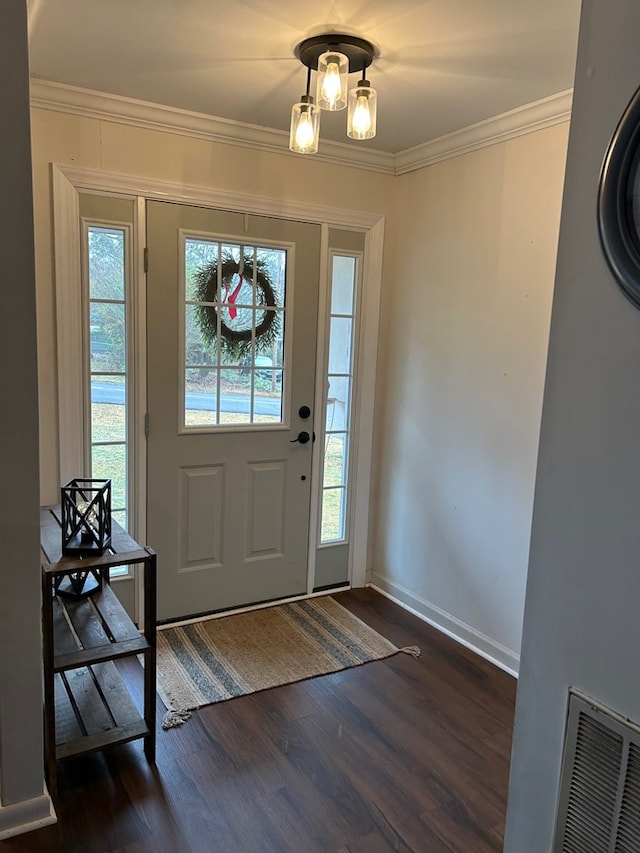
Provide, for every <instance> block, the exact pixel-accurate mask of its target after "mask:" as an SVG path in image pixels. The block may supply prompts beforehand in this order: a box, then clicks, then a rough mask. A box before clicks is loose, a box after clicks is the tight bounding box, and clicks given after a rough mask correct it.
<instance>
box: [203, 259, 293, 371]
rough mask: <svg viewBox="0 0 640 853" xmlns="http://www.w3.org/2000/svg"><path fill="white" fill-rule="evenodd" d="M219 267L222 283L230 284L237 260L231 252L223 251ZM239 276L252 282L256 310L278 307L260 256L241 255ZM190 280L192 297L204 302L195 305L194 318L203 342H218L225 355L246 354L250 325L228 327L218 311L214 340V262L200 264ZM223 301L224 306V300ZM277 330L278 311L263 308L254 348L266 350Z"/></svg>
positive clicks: (216, 290) (217, 290)
mask: <svg viewBox="0 0 640 853" xmlns="http://www.w3.org/2000/svg"><path fill="white" fill-rule="evenodd" d="M220 268H221V272H222V284H223V285H226V286H227V287H230V286H231V284H232V282H233V278H234V276H235V275H239V274H240V264H239V263H238V261H236V260H235V258H234V257H233V256H232V255H230V254H225V255H223V257H222V263H221V265H220ZM242 277H243V279H244V281H245V282H246V283H247V284H249V285H252V286H253V285H254V284H255V301H256V307H257V310H258V311H259V310H260V308H261V307H264V308H265V309H273V308H277V307H278V300H277V298H276V293H275V290H274V287H273V284H272V283H271V278H270V276H269V271H268V269H267V265H266V263H265V261H264V260H262V259H260V258H257V259H254V257H253V255H245V256H244V268H243V270H242ZM254 278H255V281H254ZM194 280H195V296H196V300H197V301H198V302H206V303H208V304H207V305H197V306H196V320H197V322H198V326H199V327H200V331H201V332H202V337H203V339H204V341H205V343H206V344H207V345H208V346H214V345H215V344H216V342H217V343H219V346H220V348H221V349H222V350H223V351H224V352H226V353H227V355H229V356H230V357H231V358H235V359H237V360H238V361H240V362H242V361H244V360H245V359H246V358H250V357H251V342H252V337H253V336H252V329H251V327H249V328H247V329H232V328H230V327H229V326H228V325H227V324H226V323H225V320H224V316H223V315H220V341H218V311H219V309H220V292H221V290H222V288H219V287H218V262H217V261H212V262H211V263H209V264H205V265H204V266H202V267H200V268H199V269H198V270H197V271H196V272H195V274H194ZM223 305H224V306H225V307H227V305H226V303H224V300H223ZM279 331H280V312H279V311H274V310H265V311H264V313H263V317H262V319H261V320H260V322H259V323H257V324H256V329H255V341H256V352H257V351H261V352H267V351H268V350H269V349H270V347H272V346H273V344H274V343H275V341H276V340H277V338H278V333H279Z"/></svg>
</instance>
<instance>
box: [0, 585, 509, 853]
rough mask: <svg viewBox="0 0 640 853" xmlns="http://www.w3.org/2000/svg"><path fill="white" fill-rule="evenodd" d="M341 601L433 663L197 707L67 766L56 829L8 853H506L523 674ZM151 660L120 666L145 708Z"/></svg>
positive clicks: (358, 601)
mask: <svg viewBox="0 0 640 853" xmlns="http://www.w3.org/2000/svg"><path fill="white" fill-rule="evenodd" d="M336 598H337V599H338V600H339V601H340V602H341V603H342V604H344V605H345V606H346V607H348V608H349V609H351V610H352V611H353V612H354V613H356V615H358V616H359V617H360V618H361V619H363V621H365V622H366V623H367V624H369V625H371V627H373V628H375V629H376V630H377V631H379V632H380V633H381V634H383V635H384V636H386V637H387V638H388V639H390V640H391V641H392V642H394V643H395V644H396V645H398V646H408V645H418V646H420V647H421V649H422V654H421V657H420V658H418V659H414V658H412V657H410V656H408V655H404V654H398V655H395V656H393V657H391V658H387V659H385V660H383V661H376V662H374V663H370V664H365V665H364V666H361V667H356V668H354V669H351V670H346V671H343V672H339V673H335V674H332V675H327V676H322V677H319V678H315V679H310V680H308V681H304V682H300V683H298V684H292V685H287V686H284V687H280V688H276V689H273V690H267V691H264V692H261V693H255V694H252V695H250V696H245V697H241V698H238V699H233V700H230V701H228V702H223V703H219V704H217V705H211V706H209V707H207V708H203V709H200V710H199V711H196V712H194V714H193V716H192V718H191V720H190V721H189V722H188V723H187V724H186V725H184V726H182V727H181V728H178V729H171V730H169V731H162V729H161V728H160V720H161V717H162V714H161V713H159V714H158V749H157V764H156V765H155V766H154V765H150V764H148V762H147V761H146V759H145V757H144V754H143V751H142V744H141V743H138V742H136V743H131V744H125V745H121V746H117V747H114V748H112V749H110V750H106V751H104V752H102V753H98V754H96V755H93V756H86V757H83V758H78V759H74V760H70V761H68V762H65V763H63V764H62V765H61V767H60V769H59V774H58V793H57V795H56V797H55V807H56V811H57V814H58V818H59V820H58V823H57V824H56V825H54V826H51V827H46V828H44V829H41V830H38V831H35V832H32V833H29V834H27V835H23V836H19V837H17V838H14V839H10V840H8V841H5V842H2V843H0V853H45V851H46V853H211V851H214V853H217V851H220V853H328V851H331V853H387V851H403V853H494V851H499V850H500V849H501V847H502V837H503V826H504V816H505V810H506V793H507V778H508V764H509V753H510V747H511V729H512V725H513V712H514V697H515V680H514V679H513V678H511V677H510V676H509V675H507V674H505V673H503V672H501V671H499V670H498V669H496V668H495V667H494V666H492V665H491V664H490V663H488V662H486V661H484V660H481V659H479V658H478V657H477V656H475V655H474V654H473V652H471V651H470V650H468V649H466V648H463V647H461V646H460V645H458V644H457V643H455V641H453V640H452V639H451V638H449V637H446V636H444V635H443V634H440V633H439V632H438V631H436V630H435V629H434V628H432V627H431V626H429V625H427V624H426V623H424V622H422V621H420V620H419V619H417V618H416V617H414V616H412V615H411V614H409V613H407V612H406V611H404V610H403V609H402V608H400V607H399V606H398V605H396V604H394V603H393V602H391V601H389V600H388V599H386V598H384V597H383V596H381V595H379V594H378V593H376V592H375V591H373V590H353V591H349V592H342V593H339V594H337V595H336ZM138 667H139V664H138V663H137V661H136V660H135V659H128V660H124V661H119V662H118V669H119V671H120V673H121V675H122V677H123V678H124V680H125V682H126V683H127V685H128V686H130V687H131V689H132V691H133V695H134V698H135V699H136V701H137V702H138V704H140V702H141V699H142V695H141V685H140V678H139V672H138V671H137V670H138Z"/></svg>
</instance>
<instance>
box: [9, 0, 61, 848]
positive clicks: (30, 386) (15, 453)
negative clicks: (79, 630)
mask: <svg viewBox="0 0 640 853" xmlns="http://www.w3.org/2000/svg"><path fill="white" fill-rule="evenodd" d="M0 79H2V86H0V114H1V115H2V121H3V128H4V130H3V135H2V156H1V157H0V222H1V223H2V227H1V228H0V257H1V258H2V283H1V285H0V387H1V388H2V398H3V415H2V418H0V448H1V450H0V453H1V454H2V459H1V466H2V476H1V478H0V482H1V488H0V543H1V544H2V560H0V685H1V689H0V839H2V838H4V837H8V836H9V835H13V834H15V833H17V832H20V831H24V830H25V829H27V828H33V826H36V825H40V824H42V823H44V822H48V820H49V818H50V810H51V803H50V801H49V797H48V796H47V795H46V793H45V791H44V784H43V755H42V677H41V663H42V655H41V643H40V548H39V542H40V535H39V514H38V506H39V501H38V409H37V396H36V389H37V376H36V314H35V281H34V255H33V220H32V202H31V159H30V147H29V76H28V56H27V17H26V5H25V2H24V0H3V3H2V4H0ZM8 129H10V132H9V130H8Z"/></svg>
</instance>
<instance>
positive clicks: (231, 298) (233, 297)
mask: <svg viewBox="0 0 640 853" xmlns="http://www.w3.org/2000/svg"><path fill="white" fill-rule="evenodd" d="M239 278H240V281H239V282H238V284H237V285H236V287H235V290H234V291H233V293H230V294H229V295H228V296H227V302H228V303H229V305H230V306H231V307H230V308H229V317H231V319H232V320H235V319H236V317H237V316H238V309H237V308H236V307H235V301H236V299H237V298H238V294H239V293H240V288H241V287H242V285H243V283H244V279H243V277H242V276H239Z"/></svg>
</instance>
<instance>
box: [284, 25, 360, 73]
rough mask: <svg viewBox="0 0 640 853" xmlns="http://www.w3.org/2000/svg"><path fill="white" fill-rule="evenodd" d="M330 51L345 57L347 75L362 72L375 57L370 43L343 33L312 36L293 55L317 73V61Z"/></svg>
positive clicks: (297, 47) (301, 43)
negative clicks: (347, 63)
mask: <svg viewBox="0 0 640 853" xmlns="http://www.w3.org/2000/svg"><path fill="white" fill-rule="evenodd" d="M331 50H334V51H335V52H336V53H341V54H342V55H343V56H346V57H347V59H348V61H349V74H354V73H355V72H356V71H364V70H365V68H368V67H369V66H370V65H371V63H372V62H373V60H374V59H375V56H376V49H375V47H374V46H373V45H372V44H371V42H370V41H367V40H366V39H361V38H358V37H357V36H348V35H344V34H343V33H325V35H322V36H312V38H308V39H305V40H304V41H301V42H300V44H299V45H297V46H296V49H295V51H294V53H295V55H296V56H297V58H298V59H299V60H300V62H301V63H302V64H303V65H306V67H307V68H311V69H312V70H313V71H317V70H318V59H319V58H320V57H321V56H322V54H323V53H328V52H330V51H331Z"/></svg>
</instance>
